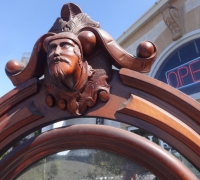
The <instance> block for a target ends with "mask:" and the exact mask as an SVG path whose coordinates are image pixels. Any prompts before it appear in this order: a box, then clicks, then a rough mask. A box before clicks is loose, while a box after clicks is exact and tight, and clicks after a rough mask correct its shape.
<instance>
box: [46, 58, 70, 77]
mask: <svg viewBox="0 0 200 180" xmlns="http://www.w3.org/2000/svg"><path fill="white" fill-rule="evenodd" d="M69 66H70V65H69V62H68V61H67V60H66V59H64V58H62V57H56V58H54V59H53V60H52V61H51V62H50V64H49V73H50V75H51V76H52V77H53V78H54V79H56V80H60V81H62V80H64V79H65V77H66V74H65V73H64V71H63V69H68V68H69Z"/></svg>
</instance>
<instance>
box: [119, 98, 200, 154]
mask: <svg viewBox="0 0 200 180" xmlns="http://www.w3.org/2000/svg"><path fill="white" fill-rule="evenodd" d="M118 112H121V113H124V114H128V115H130V116H133V117H137V118H139V119H143V120H145V121H147V122H150V123H151V124H154V125H155V126H157V127H159V128H160V129H163V130H164V131H167V132H169V133H170V134H172V135H173V136H174V137H176V138H177V139H179V141H181V142H183V143H184V144H186V145H187V146H188V147H190V148H191V149H192V150H193V152H194V153H196V154H197V155H198V156H200V151H199V149H200V136H199V135H198V134H197V133H196V132H195V131H194V130H192V129H191V128H190V127H188V126H187V125H186V124H184V123H182V122H181V121H180V120H179V119H177V118H175V117H173V116H172V115H171V114H169V113H168V112H166V111H164V110H163V109H161V108H159V107H157V106H156V105H154V104H152V103H150V102H148V101H146V100H144V99H142V98H140V97H138V96H134V95H131V97H130V99H129V100H128V101H126V102H125V103H124V105H123V106H122V107H121V108H120V109H119V110H118ZM177 129H178V131H177Z"/></svg>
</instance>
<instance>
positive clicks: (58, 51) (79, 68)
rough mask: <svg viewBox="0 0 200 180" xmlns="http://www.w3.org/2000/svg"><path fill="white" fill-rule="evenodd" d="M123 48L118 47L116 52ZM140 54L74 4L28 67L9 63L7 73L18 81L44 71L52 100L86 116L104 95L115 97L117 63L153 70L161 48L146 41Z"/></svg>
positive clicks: (43, 38) (39, 46)
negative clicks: (112, 84) (130, 51)
mask: <svg viewBox="0 0 200 180" xmlns="http://www.w3.org/2000/svg"><path fill="white" fill-rule="evenodd" d="M116 49H117V51H116ZM137 52H138V57H134V56H131V55H130V54H128V53H127V52H126V51H124V50H123V49H122V48H121V47H120V46H119V45H118V44H117V43H116V42H115V41H114V39H113V38H112V37H111V36H110V35H109V34H107V33H106V32H105V31H103V30H102V29H101V28H100V25H99V23H97V22H95V21H93V20H92V19H91V18H90V17H89V16H88V15H87V14H85V13H83V12H82V10H81V9H80V8H79V7H78V6H77V5H75V4H73V3H67V4H65V5H64V6H63V7H62V9H61V17H60V18H57V19H56V21H55V23H54V24H53V26H52V27H51V28H50V30H49V32H48V33H47V34H45V35H43V36H41V37H40V38H39V39H38V41H37V42H36V44H35V46H34V48H33V51H32V55H31V58H30V61H29V63H28V65H27V66H26V67H24V66H23V64H22V63H21V62H18V61H16V60H15V61H13V60H11V61H9V62H8V63H7V65H6V73H7V75H8V77H9V78H10V79H11V81H12V82H13V84H14V85H19V84H22V83H23V82H25V81H27V80H28V79H31V78H33V77H37V78H38V77H40V76H42V75H43V74H44V82H45V85H46V97H45V101H46V104H47V105H48V106H50V107H53V106H58V107H59V108H60V109H64V110H68V111H69V112H70V113H71V114H74V115H80V114H83V113H84V112H85V111H86V109H87V107H92V106H94V105H95V103H96V100H97V98H98V96H99V98H100V99H101V100H102V101H108V100H109V93H110V86H109V85H108V83H107V81H109V80H111V78H112V65H116V66H117V67H118V68H122V67H125V68H129V69H133V70H136V71H139V72H147V71H149V70H150V67H151V65H152V63H153V61H154V60H155V58H156V54H157V51H156V47H155V45H154V44H153V43H151V42H142V43H141V44H140V45H139V47H138V51H137Z"/></svg>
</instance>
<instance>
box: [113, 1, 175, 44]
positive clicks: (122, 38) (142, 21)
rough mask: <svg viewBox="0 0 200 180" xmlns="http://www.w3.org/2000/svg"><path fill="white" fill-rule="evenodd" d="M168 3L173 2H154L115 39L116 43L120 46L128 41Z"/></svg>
mask: <svg viewBox="0 0 200 180" xmlns="http://www.w3.org/2000/svg"><path fill="white" fill-rule="evenodd" d="M170 1H174V0H158V1H157V2H155V4H154V5H153V6H152V7H151V8H150V9H149V10H147V11H146V12H145V13H144V14H143V15H142V16H141V17H140V18H139V19H138V20H137V21H136V22H134V23H133V24H132V25H131V26H130V27H129V28H128V29H127V30H126V31H124V32H123V34H122V35H120V36H119V37H118V38H117V40H116V41H117V43H119V44H121V43H123V42H124V41H126V39H128V38H129V37H130V36H131V35H132V34H133V33H134V32H135V31H137V30H138V29H139V28H140V27H141V26H143V25H144V24H145V23H146V22H147V21H149V20H150V19H152V17H154V16H155V15H156V14H158V13H159V12H160V11H159V10H160V9H161V8H163V6H165V5H166V4H167V3H169V2H170Z"/></svg>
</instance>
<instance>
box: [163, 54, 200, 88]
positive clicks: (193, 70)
mask: <svg viewBox="0 0 200 180" xmlns="http://www.w3.org/2000/svg"><path fill="white" fill-rule="evenodd" d="M166 78H167V83H168V84H169V85H171V86H173V87H175V88H177V89H180V88H183V87H186V86H189V85H192V84H196V83H198V82H200V57H199V58H197V59H194V60H192V61H189V62H187V63H185V64H182V65H181V66H178V67H176V68H174V69H171V70H169V71H167V72H166Z"/></svg>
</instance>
